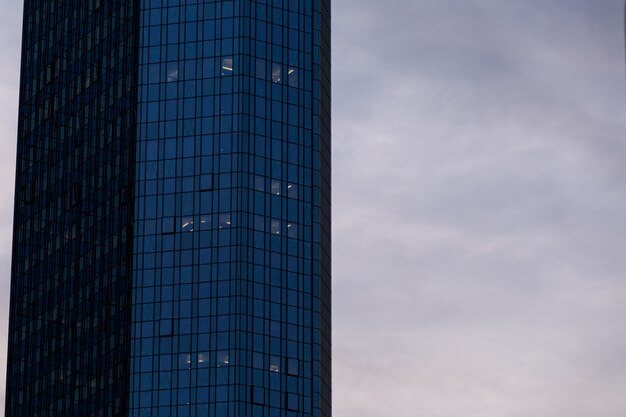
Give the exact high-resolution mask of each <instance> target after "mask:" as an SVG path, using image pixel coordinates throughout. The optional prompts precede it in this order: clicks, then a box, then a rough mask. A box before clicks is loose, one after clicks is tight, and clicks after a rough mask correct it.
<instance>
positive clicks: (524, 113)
mask: <svg viewBox="0 0 626 417" xmlns="http://www.w3.org/2000/svg"><path fill="white" fill-rule="evenodd" d="M622 7H623V4H621V2H619V1H614V2H603V3H602V4H596V3H593V5H591V3H589V2H583V1H567V2H566V1H552V2H547V3H546V2H539V1H530V2H523V3H521V4H520V2H516V3H512V2H505V1H478V0H475V1H452V0H450V1H442V2H427V1H414V2H406V1H399V0H397V1H391V2H385V3H380V2H374V1H359V2H356V1H344V2H335V4H334V12H335V14H334V23H335V27H334V28H335V32H334V44H333V47H334V55H333V57H334V62H333V64H334V71H335V72H334V75H335V77H334V80H333V82H334V84H333V87H334V93H335V95H334V152H335V153H334V173H335V176H334V181H335V182H334V193H333V195H334V221H335V223H334V226H335V228H334V257H335V264H334V265H335V269H334V272H335V274H334V280H335V282H334V308H335V310H334V314H335V316H334V330H335V333H334V335H335V336H334V353H335V356H334V376H335V380H334V405H335V412H336V413H337V414H338V415H342V416H347V417H352V416H355V417H356V416H359V417H369V416H380V415H394V416H400V417H402V416H407V417H409V416H421V415H424V416H458V415H463V416H469V417H471V416H481V417H491V416H494V417H495V416H515V417H517V416H520V417H521V416H528V415H535V416H539V417H543V416H545V417H548V416H550V417H555V416H563V417H565V416H568V417H577V416H581V417H582V416H587V415H603V416H617V415H619V414H620V413H621V412H622V410H623V409H624V406H625V405H626V400H624V399H623V395H622V393H621V390H622V388H623V386H624V383H625V382H626V348H624V345H623V343H622V342H621V340H622V335H623V334H624V332H625V331H626V320H624V319H621V318H623V317H624V316H625V313H626V305H625V303H624V301H625V299H626V284H624V283H623V274H624V271H626V259H625V258H624V256H623V248H624V247H625V245H626V216H624V212H625V210H624V209H625V207H626V186H625V185H624V183H623V178H624V174H626V172H625V168H624V166H625V165H624V164H623V161H624V160H625V159H626V145H625V142H624V130H625V128H626V122H625V117H624V114H625V110H626V106H625V103H626V101H625V100H624V99H625V97H624V57H623V53H624V52H623V51H624V46H623V27H622V25H623V10H622Z"/></svg>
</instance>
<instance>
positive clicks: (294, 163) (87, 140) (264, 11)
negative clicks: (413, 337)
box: [6, 0, 331, 417]
mask: <svg viewBox="0 0 626 417" xmlns="http://www.w3.org/2000/svg"><path fill="white" fill-rule="evenodd" d="M18 125H19V126H18V151H17V177H16V193H15V220H14V232H13V258H12V271H11V307H10V324H9V356H8V371H7V396H6V417H59V416H63V417H91V416H93V417H114V416H116V417H117V416H129V417H165V416H167V417H170V416H171V417H196V416H197V417H200V416H210V417H248V416H250V417H261V416H262V417H296V416H297V417H300V416H302V417H330V416H331V381H330V379H331V377H330V375H331V368H330V365H331V359H330V358H331V352H330V350H331V341H330V328H331V322H330V309H331V305H330V304H331V295H330V276H331V272H330V249H331V247H330V214H331V213H330V0H26V1H25V7H24V24H23V44H22V67H21V83H20V104H19V124H18Z"/></svg>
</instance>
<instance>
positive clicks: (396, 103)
mask: <svg viewBox="0 0 626 417" xmlns="http://www.w3.org/2000/svg"><path fill="white" fill-rule="evenodd" d="M0 2H2V4H3V6H4V7H3V8H2V9H3V11H4V14H3V15H1V16H0V45H1V48H2V60H0V129H1V130H0V138H1V139H2V141H3V145H4V146H3V152H2V154H1V155H0V195H2V196H4V197H3V198H2V199H0V270H1V273H0V276H1V277H2V283H3V284H2V286H1V287H0V289H1V291H0V306H1V307H0V325H1V326H2V327H1V328H0V331H1V339H0V340H1V342H2V349H1V350H0V354H1V355H2V356H1V359H0V364H1V365H2V369H0V375H2V380H3V379H4V366H5V360H6V359H5V354H6V347H5V345H6V335H5V333H6V315H7V307H6V303H7V292H8V291H7V290H8V280H9V264H10V262H9V257H10V233H11V213H12V195H13V176H14V155H15V118H16V112H17V106H16V103H17V88H16V86H17V81H18V80H17V74H18V56H19V30H20V27H19V26H20V21H21V12H20V10H18V8H19V5H18V4H16V3H20V1H17V0H15V1H14V0H0ZM623 7H624V4H623V1H622V0H595V1H591V0H525V1H513V0H506V1H505V0H428V1H426V0H387V1H384V2H382V1H374V0H334V3H333V13H334V15H333V24H334V27H333V30H334V32H333V48H334V49H333V59H334V61H333V67H334V69H333V93H334V96H333V100H334V101H333V112H334V113H333V133H334V138H333V140H334V145H333V164H334V165H333V170H334V176H333V180H334V184H333V187H334V188H333V198H334V201H333V204H334V206H333V215H334V218H333V221H334V225H333V227H334V228H333V233H334V235H333V242H334V247H333V250H334V252H333V256H334V264H333V268H334V271H333V272H334V286H333V291H334V292H333V297H334V299H333V307H334V312H333V313H334V318H333V325H334V335H333V337H334V338H333V354H334V357H333V361H334V363H333V373H334V374H333V376H334V380H333V384H334V386H333V391H334V394H333V400H334V412H335V415H336V416H340V417H379V416H394V417H459V416H462V417H528V416H533V417H588V416H594V417H621V416H623V414H624V410H625V409H626V396H624V388H625V387H626V343H625V337H626V280H625V278H624V277H625V272H626V255H625V250H626V181H625V179H626V163H625V161H626V141H625V131H626V95H625V91H626V89H625V73H624V71H625V69H624V33H623V24H624V11H623ZM0 390H2V391H4V388H3V387H2V386H0ZM0 406H2V409H3V408H4V407H3V405H0ZM0 413H1V412H0Z"/></svg>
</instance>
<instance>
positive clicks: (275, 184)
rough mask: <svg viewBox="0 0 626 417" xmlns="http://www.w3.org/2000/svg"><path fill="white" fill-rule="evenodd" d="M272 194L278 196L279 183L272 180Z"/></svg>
mask: <svg viewBox="0 0 626 417" xmlns="http://www.w3.org/2000/svg"><path fill="white" fill-rule="evenodd" d="M272 194H274V195H280V181H278V180H272Z"/></svg>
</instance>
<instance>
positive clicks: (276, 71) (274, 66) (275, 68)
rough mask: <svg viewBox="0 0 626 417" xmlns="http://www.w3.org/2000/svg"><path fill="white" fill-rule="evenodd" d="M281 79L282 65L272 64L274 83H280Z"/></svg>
mask: <svg viewBox="0 0 626 417" xmlns="http://www.w3.org/2000/svg"><path fill="white" fill-rule="evenodd" d="M280 78H281V70H280V64H272V82H273V83H279V82H280Z"/></svg>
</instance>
